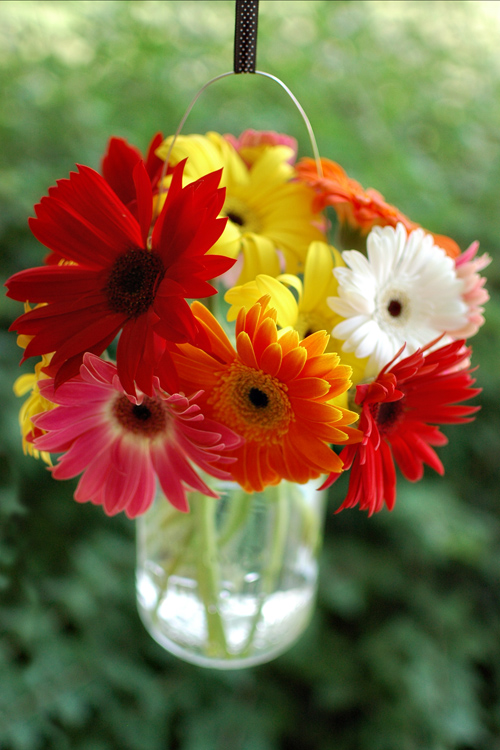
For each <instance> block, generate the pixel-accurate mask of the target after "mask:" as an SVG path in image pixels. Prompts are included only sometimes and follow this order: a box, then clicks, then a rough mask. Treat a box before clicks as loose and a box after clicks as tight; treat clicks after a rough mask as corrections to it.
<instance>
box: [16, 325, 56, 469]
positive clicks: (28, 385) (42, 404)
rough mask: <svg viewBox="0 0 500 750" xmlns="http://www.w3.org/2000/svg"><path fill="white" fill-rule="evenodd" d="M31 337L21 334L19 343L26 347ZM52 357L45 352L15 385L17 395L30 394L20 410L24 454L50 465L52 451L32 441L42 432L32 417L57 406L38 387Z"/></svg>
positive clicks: (45, 376) (44, 376)
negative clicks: (41, 447)
mask: <svg viewBox="0 0 500 750" xmlns="http://www.w3.org/2000/svg"><path fill="white" fill-rule="evenodd" d="M31 338H32V337H31V336H19V337H18V339H17V343H18V344H19V346H21V347H22V348H23V349H25V348H26V345H27V344H28V342H29V341H30V339H31ZM51 357H52V355H51V354H48V355H47V354H44V355H43V357H42V359H41V360H40V361H39V362H38V364H36V365H35V371H34V372H28V373H25V374H24V375H20V376H19V377H18V378H17V380H16V381H15V383H14V385H13V391H14V393H15V394H16V396H25V395H26V394H27V393H29V394H30V395H29V396H28V398H27V399H26V401H25V402H24V403H23V405H22V406H21V408H20V410H19V426H20V427H21V437H22V442H23V452H24V455H25V456H27V455H30V456H33V458H41V459H42V460H43V461H45V463H46V464H49V466H51V465H52V461H51V459H50V453H47V452H46V451H39V450H37V449H36V448H35V447H34V445H33V443H32V442H31V439H32V438H33V437H36V436H37V435H39V434H41V430H37V428H36V427H35V425H34V424H33V422H32V421H31V419H32V417H34V416H35V415H36V414H41V413H42V412H46V411H50V410H51V409H53V408H54V407H55V404H53V403H52V402H51V401H48V400H47V399H46V398H44V397H43V396H42V394H41V393H40V390H39V388H38V381H39V380H41V379H43V378H47V377H48V375H45V373H44V372H43V368H44V367H47V365H48V364H49V362H50V360H51Z"/></svg>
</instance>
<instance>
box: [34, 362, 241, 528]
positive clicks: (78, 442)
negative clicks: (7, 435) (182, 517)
mask: <svg viewBox="0 0 500 750" xmlns="http://www.w3.org/2000/svg"><path fill="white" fill-rule="evenodd" d="M39 388H40V393H42V395H43V396H44V397H45V398H46V399H48V400H49V401H52V402H53V403H55V404H57V406H56V407H55V408H54V409H52V411H48V412H45V413H43V414H39V415H38V416H37V417H34V418H33V419H34V421H35V422H36V426H37V428H39V429H42V430H44V431H45V432H46V434H44V435H42V436H41V437H38V438H36V440H35V441H34V442H35V445H36V448H37V449H38V450H42V451H48V452H53V453H60V452H63V455H62V456H60V457H59V458H58V460H57V465H56V466H55V467H51V469H50V471H51V472H52V474H53V476H54V477H55V478H56V479H70V478H72V477H75V476H77V475H78V474H82V472H83V474H82V477H81V478H80V481H79V483H78V486H77V489H76V492H75V500H77V501H78V502H81V503H83V502H88V501H90V502H92V503H94V504H95V505H102V506H103V508H104V511H105V513H106V514H107V515H110V516H111V515H115V514H116V513H119V512H120V511H123V510H124V511H125V513H126V514H127V516H128V517H129V518H135V517H136V516H138V515H140V514H141V513H144V512H145V511H146V510H147V509H148V508H149V506H150V505H151V503H152V502H153V499H154V496H155V492H156V478H158V481H159V483H160V485H161V488H162V490H163V492H164V493H165V496H166V497H167V498H168V500H169V501H170V503H171V504H172V505H173V506H174V507H175V508H177V509H178V510H181V511H184V512H185V511H187V510H188V509H189V507H188V502H187V499H186V490H196V491H198V492H202V493H204V494H206V495H210V496H211V497H217V494H216V493H215V492H214V491H213V490H212V489H211V488H210V487H209V486H208V485H207V484H206V483H205V482H204V481H203V479H201V477H200V476H199V475H198V473H197V472H196V471H195V470H194V468H193V464H194V465H196V466H198V467H199V468H200V469H202V470H203V471H204V472H206V473H207V474H210V475H211V476H214V477H218V478H222V479H229V478H230V475H229V474H228V473H227V472H226V471H225V469H224V467H225V466H226V465H227V464H230V463H232V462H233V461H234V459H232V458H229V457H228V456H226V455H225V452H226V450H231V449H234V448H235V447H238V446H239V445H240V444H241V439H240V438H239V437H238V436H237V435H236V434H235V433H234V432H232V430H230V429H228V428H227V427H224V426H223V425H221V424H219V423H218V422H215V421H213V420H210V419H205V418H204V415H203V414H202V412H201V410H200V407H199V406H198V404H197V403H195V401H196V399H197V395H198V394H195V395H194V396H191V397H189V398H188V397H186V396H184V395H183V394H179V393H177V394H174V395H168V394H166V393H165V392H163V391H162V390H161V389H160V387H159V382H158V379H157V378H155V380H154V394H153V396H146V395H144V394H142V393H137V394H136V395H135V397H131V396H128V395H126V394H125V392H124V390H123V388H122V386H121V384H120V381H119V379H118V375H117V369H116V366H115V365H114V364H112V363H111V362H104V361H103V360H101V359H100V358H99V357H97V356H96V355H94V354H89V353H87V354H85V356H84V361H83V364H82V366H81V368H80V375H79V376H76V377H75V378H72V379H71V380H69V381H67V382H66V383H64V384H63V385H61V386H60V387H59V388H57V389H55V386H54V380H53V379H52V378H51V379H47V380H40V381H39Z"/></svg>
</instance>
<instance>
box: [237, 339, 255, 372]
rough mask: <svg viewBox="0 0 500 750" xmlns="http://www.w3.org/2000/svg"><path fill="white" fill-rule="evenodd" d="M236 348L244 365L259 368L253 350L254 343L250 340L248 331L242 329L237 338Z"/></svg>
mask: <svg viewBox="0 0 500 750" xmlns="http://www.w3.org/2000/svg"><path fill="white" fill-rule="evenodd" d="M236 349H237V350H238V354H239V355H240V359H241V361H242V362H243V364H244V365H247V367H251V368H252V369H254V370H258V369H259V365H258V363H257V359H256V357H255V352H254V350H253V344H252V342H251V340H250V336H249V335H248V333H247V332H246V331H241V333H239V334H238V337H237V339H236Z"/></svg>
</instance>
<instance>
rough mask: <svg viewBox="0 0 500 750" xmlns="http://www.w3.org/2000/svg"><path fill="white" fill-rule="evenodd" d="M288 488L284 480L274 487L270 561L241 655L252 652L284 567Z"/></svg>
mask: <svg viewBox="0 0 500 750" xmlns="http://www.w3.org/2000/svg"><path fill="white" fill-rule="evenodd" d="M286 488H287V484H285V483H283V482H282V483H281V484H279V485H277V486H276V487H273V488H272V489H273V494H276V498H273V500H275V518H274V527H273V534H272V538H271V540H270V549H271V553H270V556H269V562H268V564H267V565H266V567H265V568H264V570H263V572H262V584H261V590H260V595H259V606H258V608H257V612H256V613H255V615H254V617H253V620H252V625H251V627H250V631H249V633H248V636H247V639H246V642H245V645H244V647H243V650H242V651H241V652H240V657H242V656H247V655H248V653H249V652H250V649H251V647H252V643H253V639H254V636H255V631H256V629H257V625H258V624H259V621H260V618H261V615H262V607H263V606H264V603H265V601H266V599H267V597H268V596H269V594H270V593H271V591H273V590H274V589H275V588H276V582H277V579H278V578H279V576H280V574H281V571H282V569H283V564H284V560H283V555H284V552H285V547H286V540H287V533H288V524H289V520H290V500H289V498H288V497H287V493H286ZM268 492H269V493H270V490H268ZM271 502H272V501H271Z"/></svg>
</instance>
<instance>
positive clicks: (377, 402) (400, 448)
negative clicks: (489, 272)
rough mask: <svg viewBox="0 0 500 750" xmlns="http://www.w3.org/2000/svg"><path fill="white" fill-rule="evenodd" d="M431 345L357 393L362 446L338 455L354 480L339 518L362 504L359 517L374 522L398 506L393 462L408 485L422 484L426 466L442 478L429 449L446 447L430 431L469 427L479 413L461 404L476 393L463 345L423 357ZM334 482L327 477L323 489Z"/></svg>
mask: <svg viewBox="0 0 500 750" xmlns="http://www.w3.org/2000/svg"><path fill="white" fill-rule="evenodd" d="M434 343H435V342H432V343H431V344H429V345H428V346H426V347H424V348H423V349H419V350H418V351H416V352H415V353H414V354H412V355H410V356H409V357H405V359H402V360H401V361H400V362H398V363H397V364H393V362H394V360H392V361H391V362H389V364H388V365H386V366H385V367H384V368H383V369H382V370H381V372H380V374H379V375H378V377H377V379H376V380H375V381H374V382H372V383H369V384H366V385H358V386H357V389H356V403H357V404H359V406H360V407H361V417H360V422H359V427H360V429H361V430H362V432H363V434H364V436H363V440H362V442H361V443H358V444H355V445H348V446H346V447H345V448H344V449H343V450H342V452H341V454H340V457H341V459H342V460H343V462H344V470H347V469H351V474H350V481H349V490H348V492H347V497H346V499H345V500H344V502H343V503H342V505H341V506H340V508H339V509H338V510H339V511H340V510H342V509H343V508H352V507H354V506H355V505H357V504H358V503H359V507H360V510H368V511H369V515H372V513H376V512H378V511H379V510H381V509H382V507H383V505H384V502H385V504H386V505H387V507H388V509H389V510H392V508H393V507H394V503H395V500H396V471H395V467H394V462H396V464H397V465H398V467H399V468H400V469H401V472H402V473H403V475H404V476H405V477H406V479H409V480H410V481H411V482H416V481H418V480H419V479H421V478H422V475H423V470H424V464H427V465H428V466H431V467H432V468H433V469H434V470H435V471H437V472H438V474H444V468H443V465H442V463H441V461H440V460H439V458H438V456H437V454H436V452H435V451H434V450H433V448H432V447H431V446H438V445H446V443H447V442H448V440H447V438H446V437H445V436H444V435H443V433H442V432H440V430H439V429H438V428H437V427H435V426H434V424H436V423H438V424H458V423H460V422H470V421H472V420H471V417H470V415H471V414H474V412H476V411H477V410H478V409H479V407H478V406H460V405H458V404H460V403H461V402H462V401H467V400H469V399H470V398H473V397H474V396H476V395H477V394H478V393H480V391H481V389H480V388H472V387H471V386H472V385H473V384H474V383H475V380H474V379H473V378H471V376H470V370H467V369H460V366H462V368H463V363H464V360H466V359H467V358H468V357H469V356H470V353H471V350H470V349H467V348H466V347H465V346H464V341H463V340H461V341H454V342H453V343H451V344H448V345H447V346H443V347H440V348H439V349H436V350H435V351H433V352H430V353H429V354H426V351H427V350H428V349H429V347H430V346H432V345H433V344H434ZM400 353H401V352H398V354H397V355H396V358H397V357H398V356H399V355H400ZM424 355H425V356H424ZM396 358H395V359H396ZM432 423H434V424H432ZM339 476H340V475H339V474H330V477H329V478H328V479H327V481H326V482H325V483H324V485H323V487H329V486H330V485H331V484H333V483H334V482H335V481H336V480H337V479H338V477H339ZM337 512H338V511H337Z"/></svg>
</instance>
